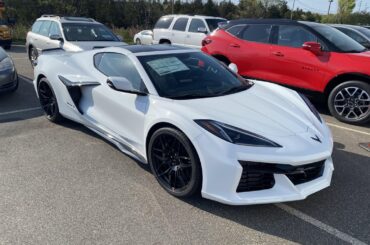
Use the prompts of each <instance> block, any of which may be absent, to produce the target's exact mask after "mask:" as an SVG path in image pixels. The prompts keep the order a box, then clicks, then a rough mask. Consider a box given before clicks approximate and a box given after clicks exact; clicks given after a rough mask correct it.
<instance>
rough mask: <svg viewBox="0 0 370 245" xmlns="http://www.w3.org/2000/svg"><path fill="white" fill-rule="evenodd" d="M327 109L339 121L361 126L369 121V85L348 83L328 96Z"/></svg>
mask: <svg viewBox="0 0 370 245" xmlns="http://www.w3.org/2000/svg"><path fill="white" fill-rule="evenodd" d="M328 104H329V109H330V112H331V113H332V115H333V116H335V117H336V118H337V119H338V120H339V121H342V122H346V123H354V124H363V123H366V122H368V121H370V84H368V83H365V82H362V81H348V82H345V83H342V84H339V85H338V86H337V87H335V88H334V89H333V91H332V92H331V93H330V95H329V101H328Z"/></svg>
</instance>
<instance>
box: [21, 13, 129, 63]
mask: <svg viewBox="0 0 370 245" xmlns="http://www.w3.org/2000/svg"><path fill="white" fill-rule="evenodd" d="M124 44H125V43H123V42H122V41H121V38H120V37H119V36H116V35H115V34H114V33H113V32H112V31H111V30H110V29H109V28H107V27H106V26H105V25H103V24H101V23H99V22H97V21H95V20H93V19H90V18H83V17H60V16H56V15H43V16H41V18H38V19H37V20H36V21H35V23H34V24H33V26H32V30H31V31H29V32H28V33H27V38H26V49H27V53H28V57H29V59H30V61H31V64H34V63H35V62H36V61H37V57H38V56H39V55H40V54H41V52H42V50H46V49H56V48H63V49H64V50H66V51H71V52H77V51H81V50H89V49H96V48H105V47H110V46H121V45H124Z"/></svg>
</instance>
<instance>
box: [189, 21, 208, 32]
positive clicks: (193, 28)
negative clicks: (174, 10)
mask: <svg viewBox="0 0 370 245" xmlns="http://www.w3.org/2000/svg"><path fill="white" fill-rule="evenodd" d="M198 28H206V25H205V24H204V22H203V20H201V19H192V20H191V22H190V26H189V32H198Z"/></svg>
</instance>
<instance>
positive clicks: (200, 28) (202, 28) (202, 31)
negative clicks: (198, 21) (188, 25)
mask: <svg viewBox="0 0 370 245" xmlns="http://www.w3.org/2000/svg"><path fill="white" fill-rule="evenodd" d="M198 32H199V33H204V34H207V33H208V31H207V28H205V27H198Z"/></svg>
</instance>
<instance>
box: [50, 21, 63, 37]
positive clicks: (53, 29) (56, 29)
mask: <svg viewBox="0 0 370 245" xmlns="http://www.w3.org/2000/svg"><path fill="white" fill-rule="evenodd" d="M51 35H59V36H62V33H61V32H60V28H59V25H58V23H57V22H54V21H53V22H51V26H50V31H49V36H51Z"/></svg>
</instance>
